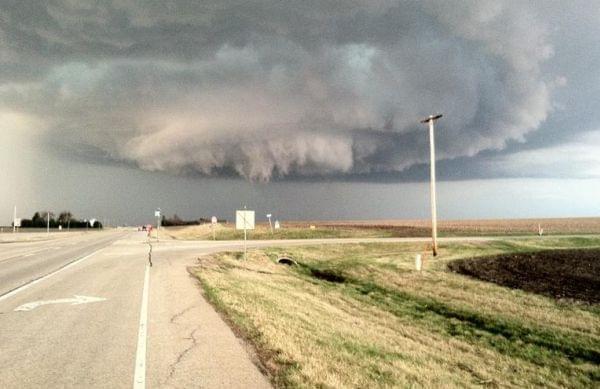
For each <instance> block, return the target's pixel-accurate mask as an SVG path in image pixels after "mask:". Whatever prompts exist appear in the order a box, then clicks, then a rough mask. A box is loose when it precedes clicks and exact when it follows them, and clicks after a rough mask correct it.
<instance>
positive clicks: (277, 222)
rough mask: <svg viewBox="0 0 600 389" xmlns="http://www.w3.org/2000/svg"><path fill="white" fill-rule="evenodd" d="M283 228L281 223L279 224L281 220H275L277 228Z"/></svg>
mask: <svg viewBox="0 0 600 389" xmlns="http://www.w3.org/2000/svg"><path fill="white" fill-rule="evenodd" d="M280 228H281V225H280V224H279V220H275V229H276V230H278V229H280Z"/></svg>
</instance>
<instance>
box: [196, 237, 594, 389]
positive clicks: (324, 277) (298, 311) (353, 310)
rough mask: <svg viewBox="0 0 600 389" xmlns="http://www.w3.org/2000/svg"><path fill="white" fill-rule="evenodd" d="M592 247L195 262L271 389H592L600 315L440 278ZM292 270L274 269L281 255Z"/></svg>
mask: <svg viewBox="0 0 600 389" xmlns="http://www.w3.org/2000/svg"><path fill="white" fill-rule="evenodd" d="M599 243H600V241H599V240H598V239H597V238H585V239H583V240H582V239H570V238H556V239H549V240H542V241H541V240H539V239H537V240H536V239H531V240H518V241H517V240H514V241H509V240H507V241H501V242H488V243H454V244H445V245H442V246H441V248H440V253H441V255H440V256H438V257H436V258H435V259H433V258H426V262H425V263H426V265H425V266H426V267H425V268H426V270H425V271H423V272H417V271H414V270H413V269H414V256H415V255H416V253H422V252H423V245H422V244H401V243H384V244H378V243H369V244H345V245H341V244H340V245H323V246H307V247H292V248H270V249H266V250H255V251H251V252H250V253H249V257H248V258H249V259H248V260H247V261H243V260H241V259H240V256H239V255H238V253H220V254H215V255H212V256H208V257H202V258H200V259H199V265H198V267H197V268H195V269H194V270H192V272H193V273H194V274H195V275H196V276H197V277H198V278H199V279H200V281H201V284H202V287H203V289H204V292H205V295H206V297H207V298H208V300H209V301H210V302H211V303H212V304H214V305H215V306H216V308H217V309H218V310H219V311H220V312H222V314H223V315H224V317H225V319H226V320H227V321H228V322H229V323H230V325H231V326H232V327H233V328H234V330H235V331H237V332H238V334H240V335H241V336H243V337H245V338H246V339H247V340H248V341H249V342H250V343H251V344H252V345H254V347H255V348H256V350H257V354H258V355H259V358H260V360H261V361H262V364H263V368H264V369H265V370H266V371H267V372H268V373H269V374H270V377H271V380H272V382H273V383H274V385H275V386H277V387H288V386H294V387H296V386H300V387H394V386H426V387H431V386H438V387H439V386H444V387H464V386H490V387H498V386H508V387H523V386H560V387H593V386H597V385H598V384H600V369H599V366H600V347H599V345H600V310H599V309H598V306H597V305H594V304H587V303H582V302H578V301H571V300H566V301H563V300H556V299H552V298H548V297H545V296H541V295H537V294H533V293H528V292H525V291H522V290H516V289H509V288H506V287H502V286H499V285H495V284H492V283H488V282H483V281H480V280H477V279H473V278H470V277H465V276H462V275H459V274H455V273H453V272H450V271H448V270H447V264H448V263H449V262H451V261H452V260H454V259H457V258H461V257H477V256H483V255H493V254H498V253H507V252H513V253H514V252H531V251H535V250H544V249H549V248H553V249H556V248H573V247H598V246H599ZM283 255H285V256H286V257H291V258H294V260H295V261H296V262H297V265H296V266H285V265H279V264H277V263H276V262H277V261H276V260H277V258H279V257H280V256H283Z"/></svg>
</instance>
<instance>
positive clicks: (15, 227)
mask: <svg viewBox="0 0 600 389" xmlns="http://www.w3.org/2000/svg"><path fill="white" fill-rule="evenodd" d="M15 232H17V206H16V205H15V213H14V215H13V233H15Z"/></svg>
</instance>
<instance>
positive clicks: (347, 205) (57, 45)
mask: <svg viewBox="0 0 600 389" xmlns="http://www.w3.org/2000/svg"><path fill="white" fill-rule="evenodd" d="M599 36H600V7H598V4H595V3H594V2H589V1H571V2H561V1H529V2H522V1H508V0H507V1H422V2H402V1H388V0H380V1H379V0H378V1H361V0H356V1H304V2H280V1H250V2H248V1H206V2H196V1H166V2H165V1H147V2H138V1H114V2H112V1H107V2H100V3H98V2H87V1H78V2H72V1H60V0H57V1H52V2H42V1H3V2H1V3H0V125H1V126H2V128H1V130H0V131H1V132H0V145H1V146H0V147H2V153H0V163H1V164H2V166H3V168H2V176H1V177H0V186H1V189H0V191H1V192H0V224H2V225H6V224H9V223H10V220H11V215H12V207H13V205H17V206H18V208H19V210H21V211H22V213H20V216H22V217H29V216H31V213H33V212H34V211H36V210H44V209H52V210H55V211H60V210H63V209H70V210H72V211H73V212H74V213H75V214H76V215H79V216H81V217H99V218H104V219H110V220H113V222H118V223H127V222H129V223H139V222H143V221H147V220H149V219H150V220H151V217H152V214H153V209H154V208H155V207H157V206H160V207H161V208H163V209H164V210H165V212H166V213H167V214H173V213H177V214H179V215H180V216H182V217H187V218H193V217H200V216H210V215H211V214H217V215H218V216H220V217H224V218H228V219H231V218H232V215H233V210H234V209H235V208H236V207H239V206H240V205H242V204H247V205H249V206H253V207H256V208H257V210H259V211H260V212H261V213H269V212H273V213H274V214H275V216H277V214H279V217H280V218H282V219H319V218H323V219H341V218H343V219H373V218H388V219H389V218H417V217H418V218H424V217H427V216H428V199H429V192H428V186H427V180H428V178H429V176H428V164H427V162H428V156H429V154H428V138H427V132H426V129H425V127H424V126H423V125H421V124H419V122H418V120H419V119H420V118H422V117H423V116H425V115H428V114H430V113H437V112H442V113H444V117H443V118H442V119H441V120H440V121H439V122H438V126H437V128H436V130H437V132H436V144H437V149H438V172H439V180H440V184H439V192H440V193H439V202H440V217H442V218H497V217H554V216H599V215H600V200H599V199H600V112H599V111H600V110H598V102H599V101H600V99H599V98H598V95H599V92H600V66H598V64H599V63H600V42H599V41H598V39H599V38H598V37H599Z"/></svg>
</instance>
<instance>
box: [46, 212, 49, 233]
mask: <svg viewBox="0 0 600 389" xmlns="http://www.w3.org/2000/svg"><path fill="white" fill-rule="evenodd" d="M46 215H47V216H46V219H48V220H47V221H46V233H47V234H49V233H50V211H47V212H46Z"/></svg>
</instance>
